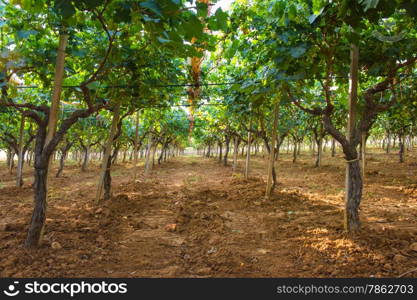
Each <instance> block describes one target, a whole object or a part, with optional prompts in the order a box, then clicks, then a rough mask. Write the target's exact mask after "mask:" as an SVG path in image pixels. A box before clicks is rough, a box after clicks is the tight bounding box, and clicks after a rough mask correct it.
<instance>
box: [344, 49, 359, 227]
mask: <svg viewBox="0 0 417 300" xmlns="http://www.w3.org/2000/svg"><path fill="white" fill-rule="evenodd" d="M358 65H359V48H358V46H357V45H355V44H352V45H351V63H350V87H349V115H348V122H347V139H348V142H349V144H350V145H349V146H350V147H351V149H349V150H350V151H351V152H352V153H355V154H356V155H355V156H354V157H347V159H348V161H347V166H346V204H345V230H346V231H347V232H349V233H356V232H357V231H359V229H360V221H359V205H360V202H361V199H362V178H361V170H360V165H359V161H358V156H357V151H356V149H355V148H354V147H353V146H351V144H352V141H353V136H354V131H355V122H356V106H357V97H358ZM352 148H353V149H352ZM345 152H346V151H345ZM345 154H346V153H345Z"/></svg>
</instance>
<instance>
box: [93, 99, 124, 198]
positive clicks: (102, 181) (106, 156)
mask: <svg viewBox="0 0 417 300" xmlns="http://www.w3.org/2000/svg"><path fill="white" fill-rule="evenodd" d="M119 115H120V103H116V105H115V107H114V112H113V120H112V124H111V128H110V133H109V137H108V140H107V143H106V149H105V152H104V156H103V161H102V164H101V171H100V180H99V182H98V186H97V193H96V202H99V201H100V199H101V195H102V193H103V188H104V185H105V180H107V179H106V178H105V177H106V171H107V170H109V171H110V167H111V164H110V166H109V164H108V162H109V159H111V148H112V145H113V142H114V137H115V135H116V131H117V124H118V122H119ZM107 182H108V181H107ZM110 188H111V187H110ZM107 194H108V192H107Z"/></svg>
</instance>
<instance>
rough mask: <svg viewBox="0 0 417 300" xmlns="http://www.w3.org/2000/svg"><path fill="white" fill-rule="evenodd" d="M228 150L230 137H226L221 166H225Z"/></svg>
mask: <svg viewBox="0 0 417 300" xmlns="http://www.w3.org/2000/svg"><path fill="white" fill-rule="evenodd" d="M229 149H230V137H229V136H228V135H226V148H225V150H224V158H223V165H224V166H225V167H226V166H227V158H228V156H229Z"/></svg>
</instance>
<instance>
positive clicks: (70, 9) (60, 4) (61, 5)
mask: <svg viewBox="0 0 417 300" xmlns="http://www.w3.org/2000/svg"><path fill="white" fill-rule="evenodd" d="M55 9H56V11H57V13H58V14H59V15H61V16H62V18H63V19H69V18H70V17H72V16H73V15H74V14H75V8H74V6H73V4H72V3H71V1H70V0H56V1H55Z"/></svg>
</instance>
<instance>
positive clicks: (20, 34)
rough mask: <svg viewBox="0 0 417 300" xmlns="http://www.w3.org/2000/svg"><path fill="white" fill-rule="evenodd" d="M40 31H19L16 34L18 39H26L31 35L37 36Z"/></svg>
mask: <svg viewBox="0 0 417 300" xmlns="http://www.w3.org/2000/svg"><path fill="white" fill-rule="evenodd" d="M37 33H38V31H36V30H19V31H18V32H16V34H17V37H18V38H21V39H26V38H28V37H29V36H31V35H34V34H37Z"/></svg>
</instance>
